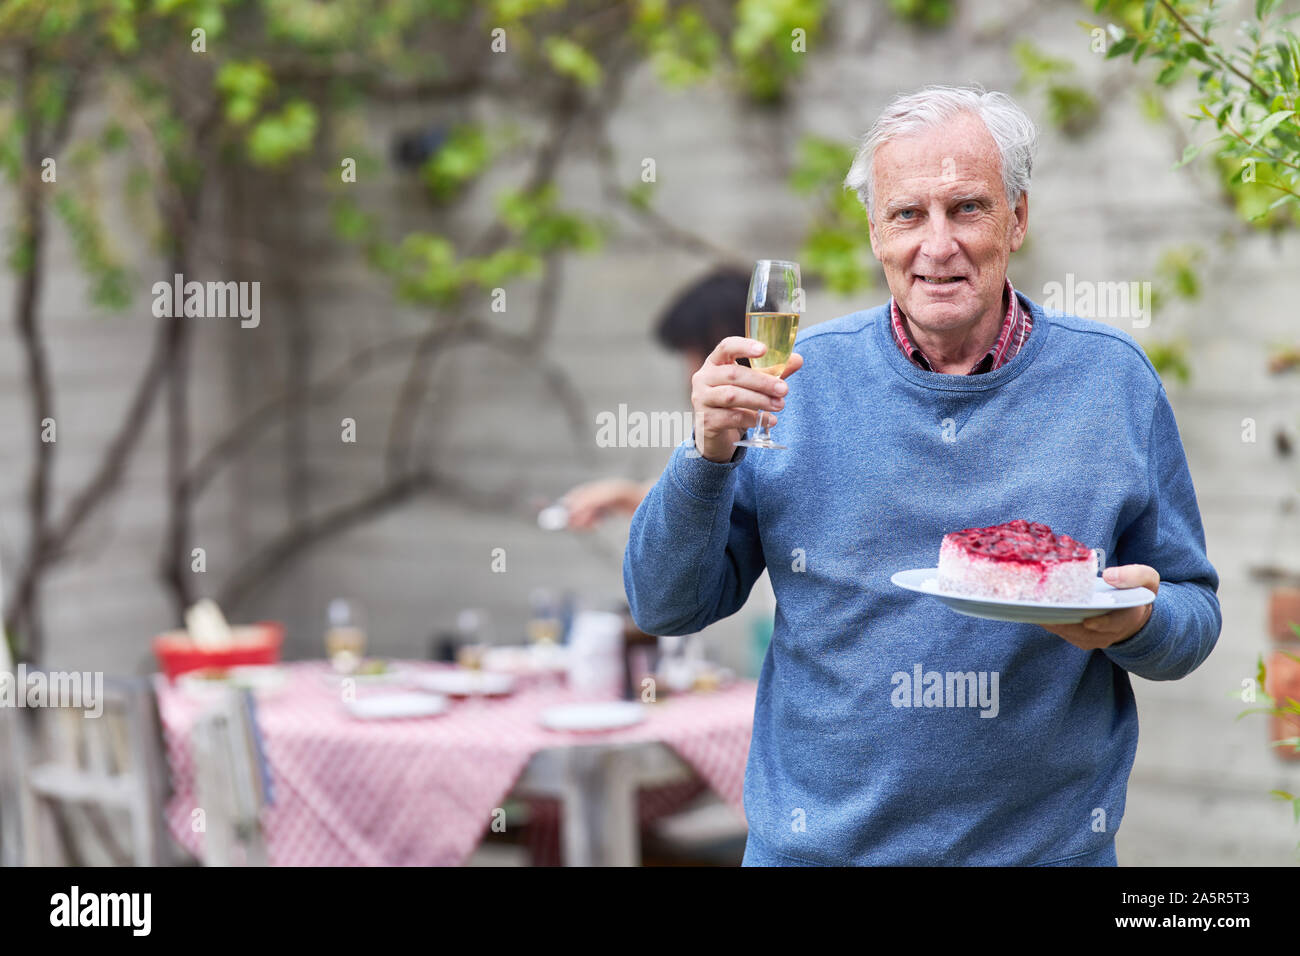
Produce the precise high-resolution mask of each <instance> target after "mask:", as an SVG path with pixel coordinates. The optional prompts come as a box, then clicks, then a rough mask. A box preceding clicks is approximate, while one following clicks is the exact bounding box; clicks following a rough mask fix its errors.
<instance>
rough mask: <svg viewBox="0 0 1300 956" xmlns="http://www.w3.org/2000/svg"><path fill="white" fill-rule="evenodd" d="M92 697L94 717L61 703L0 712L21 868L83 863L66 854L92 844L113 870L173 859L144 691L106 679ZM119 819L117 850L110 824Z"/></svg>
mask: <svg viewBox="0 0 1300 956" xmlns="http://www.w3.org/2000/svg"><path fill="white" fill-rule="evenodd" d="M20 692H21V688H20ZM102 698H103V700H102V707H103V710H102V713H101V714H99V716H95V715H94V714H92V713H87V709H88V708H87V707H70V706H47V707H41V708H14V709H10V713H8V714H6V715H4V716H5V718H7V719H6V721H5V722H6V723H7V724H8V728H7V730H8V742H9V744H10V757H11V761H12V766H13V767H14V769H15V771H16V772H15V773H14V774H13V775H14V776H15V777H16V778H17V784H18V807H19V817H20V819H21V825H22V856H23V862H24V863H25V864H26V865H28V866H43V865H61V864H69V863H81V862H86V861H85V860H84V859H79V858H72V859H70V858H69V855H70V854H71V855H72V856H73V857H81V856H82V853H83V851H85V850H86V849H87V847H88V845H94V844H98V848H99V849H100V850H101V851H102V852H103V853H106V854H107V856H108V861H107V862H110V863H114V864H118V865H121V864H134V865H136V866H161V865H169V864H172V863H174V862H177V853H176V848H175V847H174V846H173V844H172V843H171V839H170V836H169V835H168V834H167V832H166V826H165V823H164V821H163V805H164V803H165V800H166V796H167V777H166V760H165V757H164V752H163V745H162V736H161V733H160V730H159V725H158V716H157V706H156V702H155V700H154V695H153V685H152V684H151V683H150V682H149V680H148V679H147V678H143V677H138V678H106V679H105V680H104V684H103V692H102ZM83 703H86V702H85V701H83ZM90 707H91V708H94V707H95V705H94V704H91V705H90ZM9 816H11V814H6V817H9ZM123 818H125V820H126V821H127V826H126V828H125V832H126V834H127V836H128V838H129V846H128V847H127V848H126V849H125V850H123V849H122V848H121V847H120V846H119V845H118V836H119V834H120V833H121V831H122V828H121V827H119V826H115V824H116V822H117V821H120V820H121V819H123ZM6 842H8V841H6Z"/></svg>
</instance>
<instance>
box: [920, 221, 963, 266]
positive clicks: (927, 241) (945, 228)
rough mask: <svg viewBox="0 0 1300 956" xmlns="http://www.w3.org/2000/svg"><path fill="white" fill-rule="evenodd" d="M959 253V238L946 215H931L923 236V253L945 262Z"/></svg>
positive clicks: (936, 260)
mask: <svg viewBox="0 0 1300 956" xmlns="http://www.w3.org/2000/svg"><path fill="white" fill-rule="evenodd" d="M956 254H957V239H956V237H955V236H954V235H953V231H952V224H951V223H950V222H948V217H947V216H945V215H942V214H940V215H936V216H929V217H928V218H927V219H926V222H925V233H924V234H923V235H922V237H921V255H923V256H925V257H926V258H928V259H933V260H934V261H935V262H945V261H946V260H948V259H951V258H952V257H953V256H954V255H956Z"/></svg>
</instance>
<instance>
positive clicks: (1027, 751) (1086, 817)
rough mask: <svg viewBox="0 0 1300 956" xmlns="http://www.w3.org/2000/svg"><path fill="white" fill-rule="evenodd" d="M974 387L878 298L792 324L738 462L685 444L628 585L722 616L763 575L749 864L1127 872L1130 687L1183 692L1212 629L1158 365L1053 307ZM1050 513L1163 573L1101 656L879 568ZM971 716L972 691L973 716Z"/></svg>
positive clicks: (649, 520) (639, 611) (679, 624)
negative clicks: (982, 613)
mask: <svg viewBox="0 0 1300 956" xmlns="http://www.w3.org/2000/svg"><path fill="white" fill-rule="evenodd" d="M1021 301H1022V302H1023V303H1024V304H1025V306H1026V308H1029V309H1031V310H1032V312H1033V317H1034V330H1033V332H1032V334H1031V335H1030V336H1029V339H1028V341H1027V342H1026V344H1025V347H1024V349H1023V350H1021V352H1020V353H1019V354H1018V355H1016V356H1015V358H1013V359H1012V360H1011V361H1010V362H1008V363H1007V364H1006V365H1004V366H1002V367H1001V368H999V369H997V370H996V371H993V372H989V373H986V374H983V375H969V376H968V375H947V374H941V373H937V372H927V371H924V370H922V369H919V368H917V367H916V366H914V365H912V364H911V363H910V362H908V361H907V359H905V358H904V357H903V355H902V353H900V352H899V350H898V348H897V347H896V346H895V345H894V343H893V340H892V338H891V336H890V328H889V316H888V308H887V306H881V307H879V308H875V309H870V310H863V311H860V312H855V313H853V314H851V315H847V316H843V317H841V318H838V319H835V320H833V321H829V322H825V323H823V324H821V325H816V326H813V327H811V328H809V329H807V330H805V331H804V332H802V333H801V334H800V335H799V338H798V342H797V346H796V347H797V350H798V351H799V353H800V354H801V355H803V357H804V362H805V364H804V367H803V369H802V370H800V371H799V372H796V373H795V374H794V375H793V376H792V377H791V378H790V392H789V394H788V395H787V397H786V407H785V409H784V411H783V412H782V413H781V414H780V416H779V418H780V421H779V423H778V424H777V426H776V428H775V431H774V433H775V435H776V437H777V439H778V440H779V441H781V443H782V444H785V445H788V446H789V448H788V450H786V451H772V450H748V449H739V450H738V453H737V455H736V457H735V458H733V460H732V461H731V462H728V463H715V462H711V461H709V460H707V459H705V458H703V457H701V456H699V455H698V454H697V453H694V451H693V448H694V445H693V439H692V440H691V441H688V442H687V443H684V444H683V445H681V446H678V447H677V448H676V449H675V450H674V451H673V453H672V457H671V458H670V459H669V462H668V466H667V468H666V469H665V470H664V473H663V475H662V476H661V477H660V478H659V481H658V482H657V483H656V485H655V486H654V488H653V490H652V491H651V492H650V494H649V495H648V496H647V497H646V499H645V500H644V501H643V502H642V503H641V506H640V507H639V508H638V509H637V512H636V515H635V517H634V518H633V520H632V527H631V535H630V539H629V541H628V546H627V553H626V555H625V557H624V565H623V579H624V583H625V585H626V588H627V595H628V601H629V603H630V604H631V608H632V615H633V618H634V619H635V620H636V623H637V625H638V626H639V627H641V628H642V629H643V630H645V631H648V632H649V633H652V634H688V633H693V632H695V631H699V630H700V629H702V628H704V627H706V626H707V625H709V624H710V623H712V622H714V621H716V620H718V619H720V618H723V617H726V616H727V615H729V614H732V613H734V612H735V611H736V610H738V609H739V608H740V607H741V606H742V605H743V604H744V603H745V599H746V597H747V596H748V595H749V591H750V588H751V587H752V586H753V584H754V581H755V579H756V578H757V577H758V576H759V575H760V574H761V573H762V571H763V568H764V567H765V566H766V567H767V569H768V571H769V574H770V576H771V581H772V587H773V590H774V591H775V594H776V598H777V611H776V623H775V630H774V633H773V638H772V642H771V645H770V646H769V648H768V651H767V656H766V658H765V660H764V662H763V669H762V674H761V676H760V678H759V683H758V697H757V702H756V705H755V708H754V730H753V739H752V742H751V744H750V751H749V763H748V766H747V769H746V774H745V815H746V817H747V818H748V821H749V841H748V844H747V846H746V850H745V863H746V864H748V865H780V864H791V865H807V864H814V865H816V864H829V865H835V864H908V865H911V864H915V865H927V864H970V865H980V864H989V865H1031V864H1058V865H1099V864H1106V865H1114V863H1115V850H1114V836H1115V831H1116V830H1117V829H1118V828H1119V825H1120V820H1121V818H1122V816H1123V813H1124V799H1125V792H1126V788H1127V784H1128V775H1129V771H1130V770H1131V768H1132V765H1133V756H1134V752H1135V751H1136V749H1137V736H1138V717H1137V709H1136V704H1135V702H1134V698H1133V690H1132V687H1131V686H1130V683H1129V674H1137V675H1138V676H1140V677H1145V678H1147V679H1148V680H1176V679H1178V678H1180V677H1183V676H1185V675H1186V674H1189V673H1191V671H1193V670H1194V669H1195V668H1196V667H1197V666H1198V665H1199V664H1200V663H1201V662H1202V661H1203V660H1205V658H1206V657H1207V656H1208V655H1209V653H1210V651H1211V650H1212V649H1213V647H1214V644H1215V642H1216V640H1217V639H1218V635H1219V629H1220V627H1221V624H1222V616H1221V613H1220V610H1219V602H1218V598H1217V597H1216V591H1217V589H1218V585H1219V579H1218V574H1217V573H1216V571H1215V569H1214V568H1213V566H1211V564H1210V562H1209V560H1208V558H1207V557H1206V551H1205V535H1204V532H1203V530H1202V527H1201V520H1200V514H1199V511H1198V509H1197V504H1196V494H1195V491H1194V490H1193V488H1192V481H1191V476H1190V475H1189V473H1188V469H1187V461H1186V458H1185V456H1184V454H1183V447H1182V443H1181V441H1180V439H1179V435H1178V427H1177V425H1176V423H1175V421H1174V416H1173V412H1172V410H1171V408H1170V405H1169V401H1168V398H1167V396H1166V395H1165V390H1164V388H1163V386H1162V385H1161V382H1160V378H1159V376H1158V375H1157V374H1156V372H1155V369H1154V368H1153V367H1152V366H1151V363H1150V362H1149V361H1148V360H1147V358H1146V356H1145V354H1144V353H1143V352H1142V350H1141V348H1140V347H1139V346H1138V345H1137V343H1136V342H1135V341H1134V340H1133V339H1132V338H1131V337H1130V336H1129V335H1127V334H1125V333H1124V332H1122V331H1118V330H1116V329H1113V328H1111V327H1109V326H1106V325H1103V324H1101V323H1098V322H1093V321H1088V320H1084V319H1080V318H1076V317H1073V316H1061V315H1056V314H1053V315H1046V314H1044V312H1043V310H1042V309H1041V308H1040V307H1039V306H1038V305H1036V304H1035V303H1033V302H1031V301H1030V300H1028V299H1027V298H1026V297H1024V296H1023V295H1022V296H1021ZM1016 518H1024V519H1026V520H1029V521H1041V522H1043V523H1045V524H1048V525H1050V526H1051V527H1052V529H1053V530H1054V531H1057V532H1059V533H1065V534H1068V535H1070V536H1071V537H1073V538H1076V539H1078V540H1080V541H1082V542H1084V543H1085V544H1086V545H1088V546H1089V547H1099V548H1104V549H1105V550H1106V555H1107V564H1108V566H1110V565H1120V564H1147V565H1150V566H1152V567H1154V568H1155V569H1156V570H1157V571H1158V572H1159V573H1160V579H1161V583H1160V592H1159V595H1158V596H1157V598H1156V602H1155V606H1154V608H1153V611H1152V615H1151V618H1150V620H1149V622H1148V623H1147V624H1146V625H1145V626H1144V627H1143V628H1142V630H1140V631H1139V632H1138V633H1137V634H1135V635H1133V636H1132V637H1130V638H1129V639H1127V640H1125V641H1121V642H1120V643H1118V644H1115V645H1112V646H1111V647H1109V648H1107V649H1105V650H1104V651H1084V650H1080V649H1079V648H1076V647H1074V646H1073V645H1071V644H1069V643H1067V642H1066V641H1064V640H1063V639H1061V638H1060V637H1057V636H1056V635H1054V634H1052V633H1050V632H1049V631H1047V630H1045V629H1043V628H1041V627H1039V626H1038V625H1033V624H1010V623H1003V622H999V621H988V620H982V619H977V618H971V617H965V616H962V615H959V614H956V613H955V612H953V611H952V610H950V609H949V608H947V607H946V606H945V605H943V604H942V603H940V602H939V601H936V600H934V599H933V598H928V597H925V596H923V595H920V594H916V593H913V592H910V591H905V590H903V589H901V588H898V587H896V586H895V585H893V584H891V583H890V580H889V577H890V575H891V574H893V573H894V572H896V571H900V570H903V569H907V568H932V567H934V566H935V565H936V563H937V561H938V555H939V543H940V540H941V539H942V537H943V535H944V534H945V533H947V532H950V531H956V530H958V529H961V528H969V527H976V526H985V525H994V524H1000V523H1001V522H1004V521H1011V520H1013V519H1016ZM963 705H964V706H963Z"/></svg>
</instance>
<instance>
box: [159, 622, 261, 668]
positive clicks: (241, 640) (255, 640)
mask: <svg viewBox="0 0 1300 956" xmlns="http://www.w3.org/2000/svg"><path fill="white" fill-rule="evenodd" d="M231 631H232V634H233V637H234V641H233V643H232V644H231V645H230V646H229V647H225V648H222V649H221V650H216V651H211V650H204V649H203V648H201V647H199V646H198V645H196V644H195V643H194V642H193V641H192V640H190V636H189V634H188V632H186V631H168V632H167V633H166V634H159V635H158V636H157V637H155V638H154V640H153V652H154V656H155V657H157V658H158V665H159V666H160V667H161V668H162V672H163V673H164V674H166V675H167V677H168V678H170V679H173V680H174V679H175V678H176V677H177V676H179V675H181V674H185V673H188V672H189V671H197V670H203V669H204V668H208V667H243V666H246V665H249V664H276V663H279V661H280V646H281V645H282V644H283V643H284V625H283V624H281V623H280V622H279V621H259V622H257V623H256V624H249V625H246V626H242V627H235V628H231Z"/></svg>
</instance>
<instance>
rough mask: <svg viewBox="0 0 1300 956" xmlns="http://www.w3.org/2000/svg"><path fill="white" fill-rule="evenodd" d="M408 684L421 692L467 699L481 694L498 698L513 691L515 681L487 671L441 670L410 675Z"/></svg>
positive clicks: (510, 677)
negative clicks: (425, 691)
mask: <svg viewBox="0 0 1300 956" xmlns="http://www.w3.org/2000/svg"><path fill="white" fill-rule="evenodd" d="M410 683H411V684H412V685H413V686H415V687H418V688H420V689H421V690H427V691H432V692H433V693H435V694H447V695H449V696H451V697H469V696H470V695H472V694H483V695H484V696H486V697H499V696H501V695H502V694H508V693H510V692H511V691H512V690H514V689H515V679H514V677H513V676H511V675H510V674H493V673H491V672H489V671H464V670H441V671H431V672H429V673H427V674H416V675H412V677H411V680H410Z"/></svg>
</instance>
